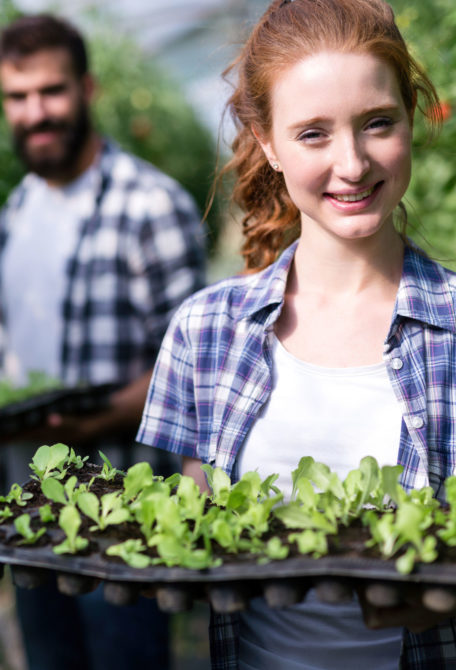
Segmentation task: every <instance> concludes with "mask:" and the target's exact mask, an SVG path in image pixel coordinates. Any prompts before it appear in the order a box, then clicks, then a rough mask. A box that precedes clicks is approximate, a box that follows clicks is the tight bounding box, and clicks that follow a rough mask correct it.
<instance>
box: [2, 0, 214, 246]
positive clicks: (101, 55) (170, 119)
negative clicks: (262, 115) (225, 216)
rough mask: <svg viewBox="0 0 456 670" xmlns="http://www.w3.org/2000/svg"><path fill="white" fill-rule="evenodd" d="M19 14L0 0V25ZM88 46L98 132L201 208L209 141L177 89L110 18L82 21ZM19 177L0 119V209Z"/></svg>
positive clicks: (209, 174)
mask: <svg viewBox="0 0 456 670" xmlns="http://www.w3.org/2000/svg"><path fill="white" fill-rule="evenodd" d="M17 14H18V12H17V10H16V9H15V7H14V4H13V2H12V0H0V25H4V24H6V23H8V22H9V21H10V20H11V19H12V18H14V17H15V16H16V15H17ZM86 22H87V23H88V26H89V28H90V30H87V31H83V32H85V34H86V35H87V36H88V40H87V41H88V45H89V50H90V58H91V63H92V67H91V69H92V71H93V72H94V74H95V76H96V78H97V80H98V82H99V91H98V96H97V100H96V103H95V110H94V112H95V117H96V124H97V127H98V128H99V130H100V132H102V133H103V134H106V135H110V136H112V137H113V138H114V139H115V140H116V141H117V142H118V143H119V144H120V145H122V146H123V147H124V148H125V149H127V150H129V151H131V152H133V153H134V154H136V155H137V156H140V157H142V158H144V159H146V160H148V161H150V162H151V163H153V164H154V165H156V166H157V167H159V168H160V169H161V170H163V171H164V172H166V173H167V174H169V175H171V176H172V177H174V178H175V179H177V180H178V181H179V182H180V183H181V184H182V185H183V186H184V187H185V188H187V189H188V191H189V192H190V193H191V194H192V195H193V197H194V198H195V200H196V202H197V204H198V206H199V208H200V211H201V212H203V211H204V210H205V207H206V201H207V196H208V192H209V190H210V187H211V183H212V178H213V172H214V166H215V161H216V148H215V141H214V138H213V137H212V135H211V133H210V131H209V130H208V129H207V128H206V127H204V126H203V124H202V123H201V122H200V121H199V119H198V118H197V116H196V114H195V112H194V110H193V108H192V107H191V106H190V104H189V103H188V102H187V101H186V99H185V97H184V94H183V93H182V90H181V89H180V87H179V86H178V85H177V83H176V82H175V81H174V80H173V79H172V78H171V77H170V76H169V75H168V74H167V73H166V72H165V71H164V70H163V68H161V67H160V66H159V65H158V64H157V63H156V62H155V61H154V60H153V59H152V58H151V57H150V56H148V55H146V54H144V53H143V52H142V51H141V50H140V49H139V47H137V46H136V45H135V43H134V42H133V41H132V40H130V39H128V38H126V37H125V36H124V35H122V31H121V30H120V29H119V26H117V25H116V23H115V22H114V21H111V20H110V19H109V17H106V16H101V15H100V14H99V13H96V12H94V13H93V14H92V15H91V16H88V17H86ZM22 173H23V170H22V167H21V165H20V164H19V162H18V160H17V159H16V157H15V156H14V154H13V152H12V151H11V147H10V137H9V131H8V129H7V127H6V123H5V120H4V118H3V116H2V117H1V118H0V204H1V203H3V202H4V201H5V199H6V197H7V196H8V194H9V192H10V191H11V189H12V187H13V186H14V185H15V184H16V183H17V182H18V181H19V179H20V177H21V176H22ZM220 227H221V223H220V214H219V205H218V202H216V203H215V206H214V207H213V208H212V210H211V213H210V216H209V218H208V228H209V246H210V247H211V248H213V247H214V245H215V241H216V238H217V235H218V232H219V230H220Z"/></svg>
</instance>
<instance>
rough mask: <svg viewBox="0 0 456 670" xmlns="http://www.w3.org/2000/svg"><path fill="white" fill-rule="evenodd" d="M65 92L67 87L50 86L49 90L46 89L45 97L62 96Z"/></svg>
mask: <svg viewBox="0 0 456 670" xmlns="http://www.w3.org/2000/svg"><path fill="white" fill-rule="evenodd" d="M64 92H65V86H61V85H59V86H50V87H49V88H46V89H44V91H43V95H49V96H53V95H62V93H64Z"/></svg>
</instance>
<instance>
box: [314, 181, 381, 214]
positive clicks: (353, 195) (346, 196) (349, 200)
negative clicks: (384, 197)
mask: <svg viewBox="0 0 456 670" xmlns="http://www.w3.org/2000/svg"><path fill="white" fill-rule="evenodd" d="M382 184H383V182H382V181H379V182H377V183H376V184H374V185H372V186H368V187H366V188H364V189H363V190H358V191H353V192H347V193H325V194H324V197H325V198H326V199H327V200H328V201H329V202H331V204H332V205H334V206H335V207H337V209H342V210H343V211H347V210H349V211H353V210H355V211H357V210H359V209H364V208H365V207H368V206H369V205H370V204H371V202H372V201H373V200H374V198H375V196H376V195H377V193H378V191H379V189H380V188H381V186H382Z"/></svg>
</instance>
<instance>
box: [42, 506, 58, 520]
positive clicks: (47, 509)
mask: <svg viewBox="0 0 456 670" xmlns="http://www.w3.org/2000/svg"><path fill="white" fill-rule="evenodd" d="M39 510H40V519H41V521H42V522H43V523H51V522H52V521H55V520H56V516H55V514H54V513H53V512H52V509H51V506H50V505H49V503H46V504H45V505H42V506H41V507H40V508H39Z"/></svg>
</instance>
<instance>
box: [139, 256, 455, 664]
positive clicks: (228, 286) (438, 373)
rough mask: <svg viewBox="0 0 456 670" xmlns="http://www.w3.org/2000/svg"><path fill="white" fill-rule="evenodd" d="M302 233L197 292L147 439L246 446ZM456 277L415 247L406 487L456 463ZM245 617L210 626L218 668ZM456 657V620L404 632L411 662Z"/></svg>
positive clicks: (400, 384) (404, 405) (159, 368)
mask: <svg viewBox="0 0 456 670" xmlns="http://www.w3.org/2000/svg"><path fill="white" fill-rule="evenodd" d="M295 248H296V243H295V244H293V245H292V246H291V247H289V248H288V249H287V250H286V251H285V252H284V253H283V254H282V256H281V257H280V258H279V260H278V261H276V262H275V263H274V264H273V265H271V266H269V267H268V268H266V269H265V270H263V271H262V272H260V273H258V274H255V275H248V276H241V277H234V278H232V279H229V280H225V281H223V282H221V283H219V284H216V285H215V286H213V287H209V288H207V289H205V290H203V291H201V292H199V293H198V294H196V295H195V296H192V297H191V298H190V299H188V300H187V301H186V302H185V303H184V304H183V305H182V307H181V308H180V309H179V310H178V312H177V313H176V315H175V317H174V318H173V321H172V323H171V325H170V327H169V329H168V332H167V335H166V336H165V339H164V341H163V344H162V348H161V351H160V354H159V357H158V359H157V364H156V367H155V371H154V375H153V378H152V381H151V385H150V389H149V395H148V400H147V403H146V406H145V409H144V415H143V419H142V423H141V426H140V430H139V433H138V437H137V439H138V440H139V441H140V442H143V443H145V444H149V445H152V446H154V447H158V448H161V449H166V450H168V451H170V452H172V453H176V454H182V455H185V456H191V457H194V458H199V459H201V460H202V461H204V462H207V463H211V464H212V465H218V466H221V467H222V468H223V469H224V470H226V472H228V473H230V474H231V475H232V476H233V477H235V476H236V475H235V464H236V456H237V454H238V452H239V449H240V447H241V446H242V444H243V443H244V440H245V438H246V436H247V434H248V432H249V430H250V428H251V427H252V424H253V422H254V421H255V417H256V416H257V414H258V412H259V410H260V408H261V407H262V406H263V405H264V403H265V402H266V400H267V399H268V398H269V395H270V393H271V386H272V379H271V368H272V361H271V353H270V337H269V334H270V333H271V331H272V329H273V327H274V323H275V321H276V319H277V317H278V315H279V313H280V310H281V307H282V304H283V298H284V291H285V286H286V281H287V276H288V271H289V268H290V265H291V262H292V259H293V256H294V252H295ZM455 299H456V275H455V274H453V273H451V272H450V271H448V270H446V269H444V268H442V267H441V266H440V265H438V264H436V263H434V262H433V261H431V260H429V259H427V258H426V257H425V256H423V255H421V254H420V253H419V252H417V251H415V250H413V249H412V248H410V247H407V248H406V250H405V256H404V266H403V274H402V279H401V282H400V285H399V290H398V294H397V299H396V304H395V308H394V313H393V318H392V322H391V327H390V330H389V333H388V336H387V338H386V341H385V345H384V354H383V358H384V361H385V364H386V367H387V370H388V374H389V377H390V381H391V384H392V387H393V389H394V392H395V394H396V397H397V400H398V402H399V403H400V405H401V409H402V414H403V422H402V429H401V438H400V445H399V453H398V462H399V463H400V464H401V465H403V466H404V472H403V476H402V484H403V486H404V487H405V488H406V489H412V488H417V487H421V486H425V485H427V484H431V485H432V486H433V488H434V490H435V492H436V495H437V496H439V497H441V496H442V495H443V487H442V484H443V481H444V479H445V478H446V477H448V476H449V475H452V474H454V473H455V472H456V471H455V465H456V318H455V314H456V310H455ZM236 625H237V621H236V617H233V616H220V615H217V616H215V617H214V618H213V625H212V627H211V634H212V638H211V645H212V657H213V661H212V662H213V665H212V667H213V669H214V670H236V669H237V668H238V660H237V638H238V636H237V633H236ZM454 667H456V629H455V626H454V625H453V621H448V622H446V623H445V624H442V625H440V626H439V627H436V628H433V629H431V630H429V631H427V632H426V633H423V634H419V635H414V634H411V633H409V632H408V631H404V644H403V652H402V658H401V668H404V669H405V668H407V669H411V668H413V670H424V669H425V668H426V669H429V670H431V668H432V670H435V669H436V668H454Z"/></svg>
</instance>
